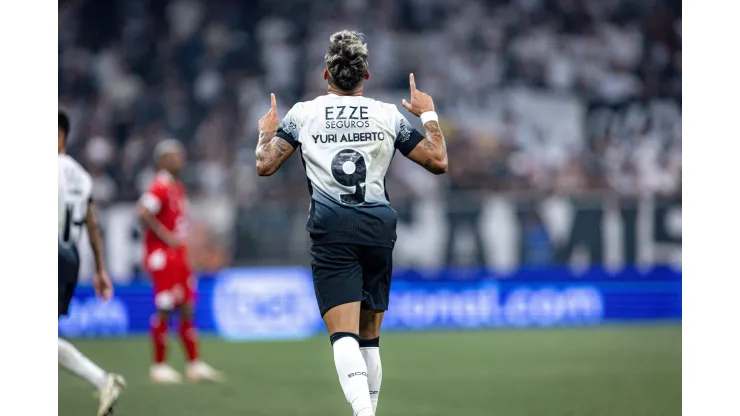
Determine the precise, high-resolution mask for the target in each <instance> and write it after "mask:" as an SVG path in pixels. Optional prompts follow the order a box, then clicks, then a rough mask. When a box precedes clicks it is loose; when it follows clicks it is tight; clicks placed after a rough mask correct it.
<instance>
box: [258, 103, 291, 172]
mask: <svg viewBox="0 0 740 416" xmlns="http://www.w3.org/2000/svg"><path fill="white" fill-rule="evenodd" d="M279 126H280V120H279V119H278V114H277V102H276V101H275V94H270V111H268V112H267V114H265V115H264V116H263V117H262V118H261V119H260V121H259V131H260V137H259V141H258V142H257V151H256V159H257V174H258V175H260V176H270V175H272V174H273V173H275V172H276V171H277V170H278V169H279V168H280V166H281V165H282V164H283V162H285V161H286V160H287V159H288V158H289V157H290V155H292V154H293V151H295V147H294V146H292V145H291V144H290V143H288V142H287V141H286V140H285V139H283V138H282V137H279V136H278V135H277V134H278V127H279Z"/></svg>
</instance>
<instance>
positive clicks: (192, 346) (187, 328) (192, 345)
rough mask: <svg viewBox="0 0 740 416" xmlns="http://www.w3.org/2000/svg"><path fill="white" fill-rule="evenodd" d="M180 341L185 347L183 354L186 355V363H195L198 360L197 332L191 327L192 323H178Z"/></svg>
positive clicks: (189, 321) (187, 321)
mask: <svg viewBox="0 0 740 416" xmlns="http://www.w3.org/2000/svg"><path fill="white" fill-rule="evenodd" d="M180 339H181V340H182V345H183V347H185V354H186V355H187V358H188V361H195V360H197V359H198V332H197V331H196V329H195V325H193V321H192V320H190V319H188V320H185V319H183V320H181V321H180Z"/></svg>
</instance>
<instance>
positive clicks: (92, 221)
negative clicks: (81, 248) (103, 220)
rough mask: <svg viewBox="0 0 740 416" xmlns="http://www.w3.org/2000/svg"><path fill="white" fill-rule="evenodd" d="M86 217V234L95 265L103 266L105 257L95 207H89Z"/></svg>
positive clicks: (100, 267) (99, 267)
mask: <svg viewBox="0 0 740 416" xmlns="http://www.w3.org/2000/svg"><path fill="white" fill-rule="evenodd" d="M88 209H89V210H90V212H88V218H87V224H86V225H87V235H88V238H89V240H90V247H91V248H92V251H93V256H94V258H95V266H96V267H97V268H98V269H102V268H104V267H105V266H104V264H105V259H104V258H103V235H102V233H101V232H100V226H99V225H98V217H97V215H95V208H93V207H89V208H88Z"/></svg>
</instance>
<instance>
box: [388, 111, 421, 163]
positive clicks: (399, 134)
mask: <svg viewBox="0 0 740 416" xmlns="http://www.w3.org/2000/svg"><path fill="white" fill-rule="evenodd" d="M395 113H396V142H395V146H396V149H398V150H399V151H401V153H402V154H403V155H404V156H408V155H409V153H411V151H412V150H414V148H415V147H416V145H417V144H419V142H420V141H422V140H424V136H423V135H422V134H421V133H419V131H418V130H416V129H415V128H414V126H412V125H411V123H409V121H408V120H406V117H404V116H403V114H401V112H400V111H398V108H397V107H396V111H395Z"/></svg>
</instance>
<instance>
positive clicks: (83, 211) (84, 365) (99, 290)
mask: <svg viewBox="0 0 740 416" xmlns="http://www.w3.org/2000/svg"><path fill="white" fill-rule="evenodd" d="M69 127H70V126H69V118H68V117H67V115H66V114H64V113H63V112H62V111H59V130H58V146H59V147H58V152H59V157H58V164H59V166H58V169H59V171H58V173H59V178H58V180H59V190H58V199H59V302H58V317H59V316H62V315H66V314H67V312H68V311H69V303H70V301H71V300H72V295H73V294H74V291H75V288H76V287H77V274H78V273H79V269H80V258H79V255H78V252H77V240H78V239H79V237H80V232H81V231H82V226H83V225H85V226H87V234H88V236H89V237H90V245H91V246H92V250H93V253H94V254H95V275H94V277H93V286H94V288H95V294H96V295H98V296H101V297H103V299H105V300H108V299H110V297H111V296H113V286H112V285H111V282H110V279H109V278H108V273H107V272H106V271H105V259H104V258H103V239H102V237H101V235H100V228H98V219H97V215H95V205H94V204H93V202H92V198H91V196H90V195H91V192H92V177H90V174H88V173H87V172H86V171H85V169H84V168H83V167H82V166H80V164H79V163H77V161H75V160H74V159H72V158H71V157H70V156H69V155H67V152H66V142H67V135H68V134H69ZM59 365H60V366H62V367H63V368H65V369H67V370H68V371H70V372H71V373H73V374H75V375H77V376H79V377H81V378H83V379H84V380H87V381H88V382H90V384H92V385H93V386H95V388H97V389H98V400H99V406H98V413H97V414H98V416H103V415H107V414H109V412H112V409H113V405H114V404H115V403H116V400H118V396H120V394H121V392H122V391H123V389H124V387H126V382H125V380H124V379H123V377H121V376H120V375H118V374H113V373H106V372H105V371H103V370H102V369H101V368H100V367H98V366H97V365H96V364H95V363H93V362H92V361H90V359H89V358H87V357H85V356H84V355H82V353H81V352H80V351H78V350H77V348H75V347H74V346H73V345H72V344H70V343H69V342H67V341H65V340H63V339H61V338H59Z"/></svg>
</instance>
